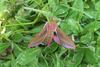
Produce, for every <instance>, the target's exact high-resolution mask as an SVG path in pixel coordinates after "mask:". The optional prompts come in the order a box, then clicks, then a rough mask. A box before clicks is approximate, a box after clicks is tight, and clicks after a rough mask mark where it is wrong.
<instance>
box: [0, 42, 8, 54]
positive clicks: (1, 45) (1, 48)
mask: <svg viewBox="0 0 100 67" xmlns="http://www.w3.org/2000/svg"><path fill="white" fill-rule="evenodd" d="M8 47H9V45H7V44H5V43H0V53H2V52H4V51H5V50H6V49H7V48H8Z"/></svg>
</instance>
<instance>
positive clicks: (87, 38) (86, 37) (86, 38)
mask: <svg viewBox="0 0 100 67" xmlns="http://www.w3.org/2000/svg"><path fill="white" fill-rule="evenodd" d="M93 39H94V36H93V33H87V34H86V35H84V36H82V37H81V39H80V41H81V42H82V43H83V44H89V43H90V42H91V41H92V40H93Z"/></svg>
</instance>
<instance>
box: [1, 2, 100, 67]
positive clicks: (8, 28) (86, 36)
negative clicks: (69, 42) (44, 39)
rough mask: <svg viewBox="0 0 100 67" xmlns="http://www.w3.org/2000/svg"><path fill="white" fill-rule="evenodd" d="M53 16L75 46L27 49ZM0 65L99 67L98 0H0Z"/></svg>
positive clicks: (56, 45)
mask: <svg viewBox="0 0 100 67" xmlns="http://www.w3.org/2000/svg"><path fill="white" fill-rule="evenodd" d="M50 17H55V18H56V19H57V21H58V22H59V26H60V27H61V29H62V30H63V31H65V33H66V34H68V35H70V36H72V39H73V40H74V42H75V44H76V46H77V49H76V50H75V51H74V50H70V49H66V48H64V47H62V46H60V45H58V44H57V43H55V42H53V43H52V45H51V46H50V47H46V46H45V45H40V46H38V47H35V48H28V44H29V42H30V40H31V39H32V37H33V36H35V34H36V33H38V32H40V30H41V29H42V27H43V25H44V24H45V22H46V21H49V20H50ZM0 67H100V0H0Z"/></svg>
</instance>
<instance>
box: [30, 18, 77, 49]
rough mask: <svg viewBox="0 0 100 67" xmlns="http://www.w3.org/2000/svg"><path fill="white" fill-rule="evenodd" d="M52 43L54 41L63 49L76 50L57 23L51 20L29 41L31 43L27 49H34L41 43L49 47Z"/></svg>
mask: <svg viewBox="0 0 100 67" xmlns="http://www.w3.org/2000/svg"><path fill="white" fill-rule="evenodd" d="M52 41H55V42H56V43H58V44H59V45H62V46H63V47H65V48H69V49H75V48H76V46H75V44H74V42H73V41H72V40H71V38H70V37H69V36H68V35H66V34H65V33H64V31H63V30H61V29H60V28H59V26H58V24H57V21H55V20H52V21H51V22H46V24H45V25H44V27H43V29H42V31H41V32H40V33H38V34H37V35H36V36H35V37H34V38H33V39H32V40H31V42H30V43H29V47H30V48H31V47H35V46H38V45H40V44H42V43H44V44H46V45H47V46H50V45H51V42H52Z"/></svg>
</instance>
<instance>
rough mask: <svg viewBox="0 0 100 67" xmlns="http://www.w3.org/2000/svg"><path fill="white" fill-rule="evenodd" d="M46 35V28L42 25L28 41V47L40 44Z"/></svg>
mask: <svg viewBox="0 0 100 67" xmlns="http://www.w3.org/2000/svg"><path fill="white" fill-rule="evenodd" d="M45 37H46V29H45V27H44V29H43V30H42V31H41V32H40V33H38V34H37V35H36V36H35V37H34V38H33V39H32V40H31V41H30V43H29V47H34V46H38V45H39V44H41V43H42V42H43V41H44V39H45Z"/></svg>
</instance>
